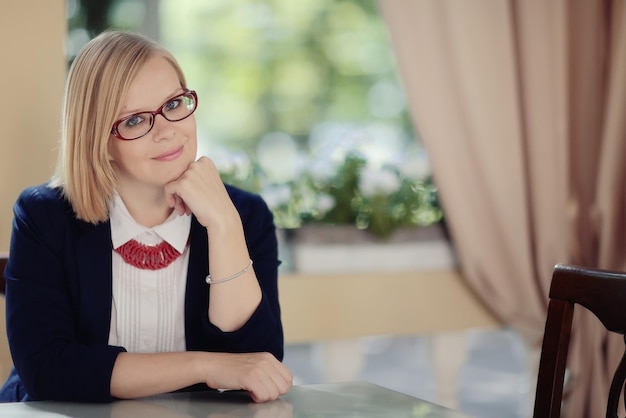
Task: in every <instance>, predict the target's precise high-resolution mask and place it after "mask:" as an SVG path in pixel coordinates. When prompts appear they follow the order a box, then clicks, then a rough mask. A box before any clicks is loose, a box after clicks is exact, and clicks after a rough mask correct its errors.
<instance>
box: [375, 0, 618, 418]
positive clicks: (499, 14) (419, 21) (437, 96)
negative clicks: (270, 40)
mask: <svg viewBox="0 0 626 418" xmlns="http://www.w3.org/2000/svg"><path fill="white" fill-rule="evenodd" d="M379 8H380V10H381V13H382V15H383V17H384V19H385V21H386V23H387V26H388V29H389V32H390V36H391V41H392V45H393V48H394V50H395V54H396V57H397V61H398V68H399V71H400V75H401V77H402V79H403V82H404V85H405V89H406V91H407V96H408V100H409V108H410V111H411V116H412V119H413V121H414V123H415V126H416V128H417V130H418V132H419V133H420V137H421V140H422V142H423V144H424V146H425V148H426V150H427V151H428V154H429V158H430V161H431V165H432V168H433V174H434V177H435V181H436V183H437V184H438V186H439V189H440V196H441V201H442V204H443V207H444V211H445V214H446V218H447V222H448V225H449V228H450V232H451V236H452V239H453V241H454V243H455V246H456V249H457V252H458V255H459V260H460V263H461V269H462V272H463V275H464V277H465V279H466V280H467V281H468V283H469V284H470V285H471V287H472V288H473V289H474V290H475V291H476V292H477V293H478V294H479V295H480V296H481V297H482V299H483V300H484V301H485V303H486V304H488V306H490V307H491V309H492V310H493V311H494V312H495V313H496V314H497V315H498V316H499V317H500V318H501V319H502V320H503V321H504V322H505V323H506V324H510V325H511V326H514V327H515V328H516V329H518V330H519V331H520V332H521V333H522V334H523V335H524V336H525V337H526V339H527V341H528V342H529V345H530V346H531V347H535V348H538V347H539V346H540V343H541V339H542V336H543V328H544V321H545V314H546V307H547V301H548V290H549V284H550V278H551V273H552V268H553V267H554V265H555V264H556V263H559V262H565V263H575V264H580V265H586V266H599V267H604V268H616V269H622V270H626V225H625V216H626V212H625V211H626V202H625V198H626V193H624V192H625V182H624V180H625V173H624V171H625V170H624V166H625V165H626V161H624V160H625V156H626V149H625V147H626V124H625V122H624V121H625V120H626V6H625V4H624V1H623V0H619V1H617V0H616V1H608V0H606V1H604V0H580V1H571V0H552V1H546V0H508V1H505V0H379ZM579 311H580V310H579ZM574 328H575V332H574V334H573V339H572V345H571V348H570V353H571V355H570V365H569V367H570V370H571V372H572V376H573V379H572V381H571V382H572V386H571V387H572V392H571V394H570V396H569V401H568V404H567V408H566V410H569V411H570V412H569V416H571V417H585V418H587V417H596V416H603V415H604V411H605V405H606V395H607V393H608V386H609V382H610V376H611V375H612V373H613V370H614V366H615V365H616V364H617V361H618V360H619V357H620V356H621V352H622V347H623V344H622V343H621V340H620V339H619V338H613V336H608V335H607V333H606V332H605V331H603V328H602V326H601V324H599V322H598V321H597V320H596V319H595V317H592V316H591V315H588V314H587V315H585V314H584V313H583V314H581V313H580V312H577V316H576V322H575V324H574ZM535 372H536V370H534V371H532V372H531V373H535ZM533 390H534V389H533Z"/></svg>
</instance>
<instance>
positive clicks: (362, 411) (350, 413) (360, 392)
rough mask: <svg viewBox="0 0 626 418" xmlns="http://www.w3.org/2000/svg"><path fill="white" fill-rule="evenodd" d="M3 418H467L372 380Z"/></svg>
mask: <svg viewBox="0 0 626 418" xmlns="http://www.w3.org/2000/svg"><path fill="white" fill-rule="evenodd" d="M0 416H1V417H3V418H63V417H65V418H104V417H106V418H127V417H131V418H132V417H140V418H143V417H145V418H200V417H202V418H344V417H355V418H356V417H358V418H404V417H406V418H463V417H468V416H467V415H463V414H461V413H460V412H455V411H452V410H450V409H447V408H444V407H442V406H439V405H436V404H433V403H430V402H427V401H424V400H421V399H418V398H414V397H411V396H408V395H405V394H402V393H399V392H395V391H393V390H390V389H386V388H383V387H381V386H378V385H374V384H372V383H367V382H347V383H329V384H314V385H300V386H294V387H293V388H292V389H291V391H290V392H289V393H287V394H286V395H284V396H282V397H281V398H280V399H277V400H275V401H271V402H265V403H260V404H257V403H254V402H252V401H251V399H250V397H249V396H248V395H247V394H246V393H245V392H241V391H226V392H189V393H172V394H166V395H160V396H153V397H149V398H141V399H137V400H123V401H117V402H113V403H108V404H84V403H65V402H23V403H7V404H0Z"/></svg>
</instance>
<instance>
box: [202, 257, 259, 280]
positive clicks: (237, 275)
mask: <svg viewBox="0 0 626 418" xmlns="http://www.w3.org/2000/svg"><path fill="white" fill-rule="evenodd" d="M250 267H252V259H250V262H249V263H248V265H247V266H246V268H244V269H243V270H241V271H240V272H237V273H235V274H233V275H232V276H228V277H226V278H224V279H219V280H213V279H211V275H210V274H209V275H208V276H206V282H207V284H218V283H224V282H227V281H229V280H232V279H236V278H237V277H239V276H241V275H242V274H244V273H245V272H247V271H248V270H250Z"/></svg>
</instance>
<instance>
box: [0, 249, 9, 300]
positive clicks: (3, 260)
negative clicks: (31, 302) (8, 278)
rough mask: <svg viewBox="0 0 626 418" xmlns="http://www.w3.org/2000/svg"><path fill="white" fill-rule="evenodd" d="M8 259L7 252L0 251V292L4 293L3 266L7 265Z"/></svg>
mask: <svg viewBox="0 0 626 418" xmlns="http://www.w3.org/2000/svg"><path fill="white" fill-rule="evenodd" d="M8 261H9V254H8V253H1V252H0V294H4V286H5V284H6V282H5V279H4V268H5V267H6V266H7V262H8Z"/></svg>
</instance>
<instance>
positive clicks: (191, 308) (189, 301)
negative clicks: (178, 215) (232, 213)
mask: <svg viewBox="0 0 626 418" xmlns="http://www.w3.org/2000/svg"><path fill="white" fill-rule="evenodd" d="M189 245H190V247H189V268H188V270H187V287H186V290H185V335H186V340H187V350H194V349H200V348H201V347H202V344H203V342H202V341H200V340H196V338H198V337H199V336H198V332H197V329H198V326H199V324H201V323H202V322H204V321H206V320H207V319H206V318H207V315H208V309H209V293H208V286H207V284H206V282H205V281H204V280H205V278H206V276H207V274H209V243H208V238H207V233H206V228H204V226H202V225H201V224H200V222H198V220H197V219H196V217H195V216H193V217H192V220H191V233H190V238H189ZM202 294H204V295H206V296H205V297H198V295H202Z"/></svg>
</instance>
